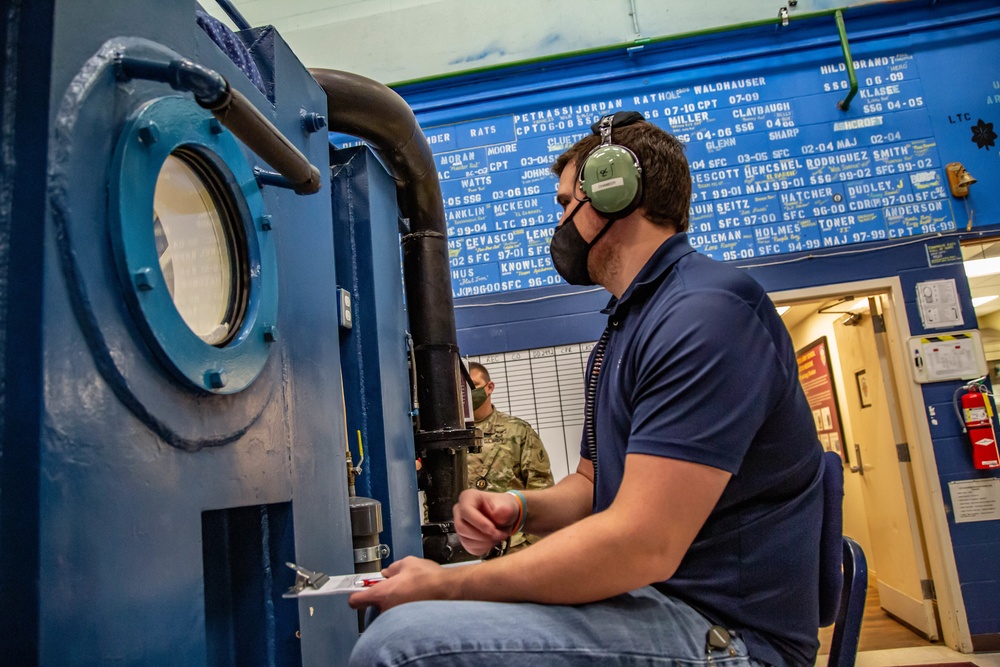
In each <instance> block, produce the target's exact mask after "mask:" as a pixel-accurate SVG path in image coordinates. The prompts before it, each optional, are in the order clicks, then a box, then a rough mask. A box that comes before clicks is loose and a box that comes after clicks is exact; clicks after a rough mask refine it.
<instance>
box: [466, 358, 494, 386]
mask: <svg viewBox="0 0 1000 667" xmlns="http://www.w3.org/2000/svg"><path fill="white" fill-rule="evenodd" d="M472 371H479V372H480V373H482V374H483V377H484V378H486V384H489V383H490V382H492V380H491V379H490V372H489V371H488V370H486V366H483V365H482V364H481V363H479V362H478V361H470V362H469V373H470V374H471V373H472Z"/></svg>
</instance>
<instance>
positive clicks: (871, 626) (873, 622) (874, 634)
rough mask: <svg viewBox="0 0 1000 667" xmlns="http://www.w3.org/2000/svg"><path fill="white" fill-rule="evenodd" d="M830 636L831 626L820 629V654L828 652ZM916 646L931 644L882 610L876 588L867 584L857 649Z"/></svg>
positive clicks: (871, 649) (860, 650)
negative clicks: (866, 595)
mask: <svg viewBox="0 0 1000 667" xmlns="http://www.w3.org/2000/svg"><path fill="white" fill-rule="evenodd" d="M832 636H833V627H832V626H831V627H829V628H822V629H820V631H819V641H820V647H819V653H820V655H826V654H828V653H829V652H830V638H831V637H832ZM917 646H932V644H931V642H929V641H927V640H926V639H924V638H923V637H921V636H920V635H918V634H917V633H915V632H914V631H913V630H910V629H909V628H908V627H906V626H905V625H903V624H902V623H899V622H898V621H896V620H895V619H893V618H892V617H890V616H889V615H888V614H886V613H885V612H884V611H882V608H881V607H880V606H879V599H878V588H876V587H875V586H874V585H872V586H869V587H868V597H867V598H865V616H864V620H862V621H861V640H860V641H859V642H858V651H859V652H862V651H877V650H883V649H894V648H912V647H917Z"/></svg>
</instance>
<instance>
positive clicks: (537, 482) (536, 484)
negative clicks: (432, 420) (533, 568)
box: [469, 408, 553, 551]
mask: <svg viewBox="0 0 1000 667" xmlns="http://www.w3.org/2000/svg"><path fill="white" fill-rule="evenodd" d="M476 428H479V429H481V430H482V432H483V449H482V451H481V452H480V453H478V454H469V486H470V487H471V488H477V489H481V490H483V491H497V492H503V491H507V490H510V489H544V488H546V487H549V486H552V483H553V480H552V465H551V463H550V462H549V456H548V454H547V453H546V452H545V446H544V445H543V444H542V441H541V439H540V438H539V437H538V434H537V433H535V429H533V428H531V425H530V424H528V422H526V421H524V420H523V419H518V418H517V417H511V416H510V415H508V414H504V413H503V412H500V411H499V410H497V409H496V408H494V409H493V413H492V414H490V416H489V417H487V418H486V419H484V420H482V421H478V422H476ZM538 539H539V538H538V537H536V536H534V535H526V534H524V533H515V534H514V535H512V536H511V539H510V550H511V551H516V550H517V549H521V548H524V547H526V546H528V545H529V544H532V543H534V542H536V541H538Z"/></svg>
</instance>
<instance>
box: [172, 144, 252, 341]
mask: <svg viewBox="0 0 1000 667" xmlns="http://www.w3.org/2000/svg"><path fill="white" fill-rule="evenodd" d="M222 185H223V184H222V183H221V182H220V177H219V175H218V174H217V172H216V171H215V170H214V169H213V167H212V165H211V164H210V163H209V161H208V160H207V159H206V158H204V157H202V156H201V155H199V154H198V153H197V152H196V151H193V150H190V149H185V148H183V147H182V148H179V149H177V150H175V151H174V152H173V153H171V154H170V155H168V156H167V158H166V160H165V161H164V163H163V167H162V168H161V169H160V173H159V175H158V176H157V179H156V189H155V191H154V194H153V234H154V237H155V241H156V253H157V256H158V258H159V265H160V271H161V272H162V274H163V280H164V283H165V284H166V287H167V290H168V291H169V293H170V298H171V299H172V300H173V302H174V306H176V308H177V311H178V312H179V313H180V315H181V317H182V318H183V320H184V322H185V324H187V326H188V327H189V328H190V329H191V331H192V332H194V334H195V335H197V336H198V337H199V338H200V339H201V340H203V341H205V342H206V343H208V344H209V345H214V346H216V347H222V346H224V345H225V344H226V343H228V342H229V341H230V340H232V338H233V336H234V335H235V334H236V332H238V331H239V328H240V325H241V324H242V318H243V315H244V313H245V311H246V296H247V283H248V280H247V275H246V262H245V259H244V257H245V255H246V241H245V239H244V238H243V234H242V233H241V230H242V224H241V223H240V221H239V219H238V218H237V217H236V211H235V208H234V206H233V204H232V202H231V195H229V192H228V190H227V189H226V188H225V187H223V186H222Z"/></svg>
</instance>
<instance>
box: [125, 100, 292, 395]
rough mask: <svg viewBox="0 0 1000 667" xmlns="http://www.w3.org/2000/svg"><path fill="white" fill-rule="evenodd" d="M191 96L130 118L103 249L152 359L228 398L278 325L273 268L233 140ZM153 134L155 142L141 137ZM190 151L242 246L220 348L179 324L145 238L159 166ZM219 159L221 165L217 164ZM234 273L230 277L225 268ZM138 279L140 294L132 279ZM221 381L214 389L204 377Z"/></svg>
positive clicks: (246, 168) (255, 369) (256, 197)
mask: <svg viewBox="0 0 1000 667" xmlns="http://www.w3.org/2000/svg"><path fill="white" fill-rule="evenodd" d="M213 121H214V119H213V118H212V114H211V113H209V112H208V111H206V110H204V109H202V108H201V107H199V106H198V105H197V104H196V103H195V102H194V100H192V99H191V98H190V97H180V96H170V97H161V98H159V99H157V100H156V101H154V102H151V103H149V104H147V105H146V106H144V107H142V108H141V109H139V111H138V113H136V115H135V116H134V117H133V118H130V119H129V121H128V123H127V124H126V126H125V129H124V130H123V131H122V132H121V135H120V138H119V140H118V146H117V148H116V151H115V153H116V155H115V161H114V165H113V167H112V178H111V184H110V185H111V188H110V190H111V214H110V222H111V243H112V246H113V247H114V251H115V262H116V264H117V266H118V271H119V274H120V275H119V277H120V279H121V281H122V288H123V290H124V292H125V296H126V298H127V299H128V302H129V306H130V307H131V308H132V309H133V312H134V314H135V319H136V321H137V324H138V325H139V327H140V328H141V329H142V330H143V333H144V334H145V335H146V336H147V337H148V343H149V345H150V347H151V348H152V349H153V350H154V351H155V352H157V353H158V355H159V357H160V359H162V360H163V361H164V362H165V363H166V364H168V365H169V366H170V367H171V368H172V370H174V371H175V372H176V373H177V375H178V376H179V378H180V379H182V380H187V381H188V382H190V383H191V384H192V385H193V386H195V387H197V388H198V389H201V390H203V391H210V392H213V393H216V394H232V393H234V392H237V391H242V390H243V389H245V388H246V387H247V386H249V385H250V383H251V382H253V381H254V380H255V379H256V378H257V376H258V375H259V374H260V372H261V370H262V369H263V368H264V364H265V363H266V362H267V357H268V352H269V349H270V347H271V342H272V341H271V340H269V338H271V337H273V336H271V337H269V338H265V335H264V334H265V332H270V329H271V327H274V325H275V323H276V322H277V316H278V267H277V264H276V260H275V256H274V244H273V242H272V241H271V238H270V236H271V234H270V232H271V226H272V224H273V223H272V221H271V220H270V218H265V215H266V213H265V212H264V202H263V199H262V198H261V193H260V188H259V187H258V186H257V183H256V182H255V181H254V176H253V171H252V170H251V168H250V165H249V164H248V163H247V160H246V158H245V157H244V156H243V153H242V152H241V151H240V148H239V144H238V142H237V141H236V138H235V137H233V135H232V133H231V132H230V131H229V130H227V129H225V128H224V127H222V126H221V125H220V124H219V123H218V121H214V124H213ZM150 124H152V126H153V127H154V128H155V134H156V135H157V139H156V140H155V141H153V142H151V143H150V142H149V141H143V140H142V137H141V133H142V132H143V131H144V130H145V131H146V132H149V127H150ZM181 147H184V148H185V149H188V150H197V151H198V152H199V155H202V156H203V157H204V158H205V160H206V161H208V162H210V163H213V166H214V167H215V168H216V170H217V171H218V173H219V174H220V176H222V177H223V178H224V179H225V181H226V185H227V186H228V188H229V190H230V192H231V194H232V196H233V198H234V203H235V204H236V205H237V207H238V209H239V210H240V213H241V214H242V220H240V221H239V224H241V226H242V228H243V236H244V238H245V239H246V242H247V243H246V247H247V259H248V263H247V264H248V265H247V269H246V270H247V282H248V283H249V285H248V288H249V294H248V297H247V300H248V304H247V310H246V314H245V316H244V318H243V321H242V322H241V323H239V325H240V329H239V331H238V332H237V333H236V335H235V337H234V339H233V340H232V341H231V342H230V343H228V344H226V345H225V346H223V347H216V346H214V345H209V344H208V343H206V342H205V341H203V340H201V338H199V337H198V336H197V335H196V334H195V333H194V332H193V331H192V330H191V329H190V328H189V327H188V326H187V324H186V323H185V321H184V319H183V317H182V316H181V314H180V312H178V310H177V308H176V307H175V305H174V301H173V298H172V296H171V294H170V293H169V292H168V291H167V286H166V282H165V280H164V277H163V273H162V272H161V271H160V270H159V259H158V252H157V247H156V239H155V237H154V234H153V225H152V218H151V217H150V215H149V212H150V211H152V210H153V195H154V191H155V189H156V183H157V175H158V174H159V173H160V169H161V168H162V167H163V163H164V161H165V160H166V159H167V157H168V156H170V155H171V154H172V153H173V152H174V151H175V150H177V149H178V148H181ZM220 160H221V163H219V161H220ZM234 270H237V269H236V267H234ZM140 272H143V273H141V275H145V276H147V277H146V282H145V283H144V285H142V286H141V287H140V286H139V285H137V283H136V276H137V275H140ZM212 372H215V373H224V378H225V383H224V385H223V386H221V387H216V386H214V385H213V384H212V383H211V382H210V381H209V378H208V377H207V376H208V374H209V373H212Z"/></svg>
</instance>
